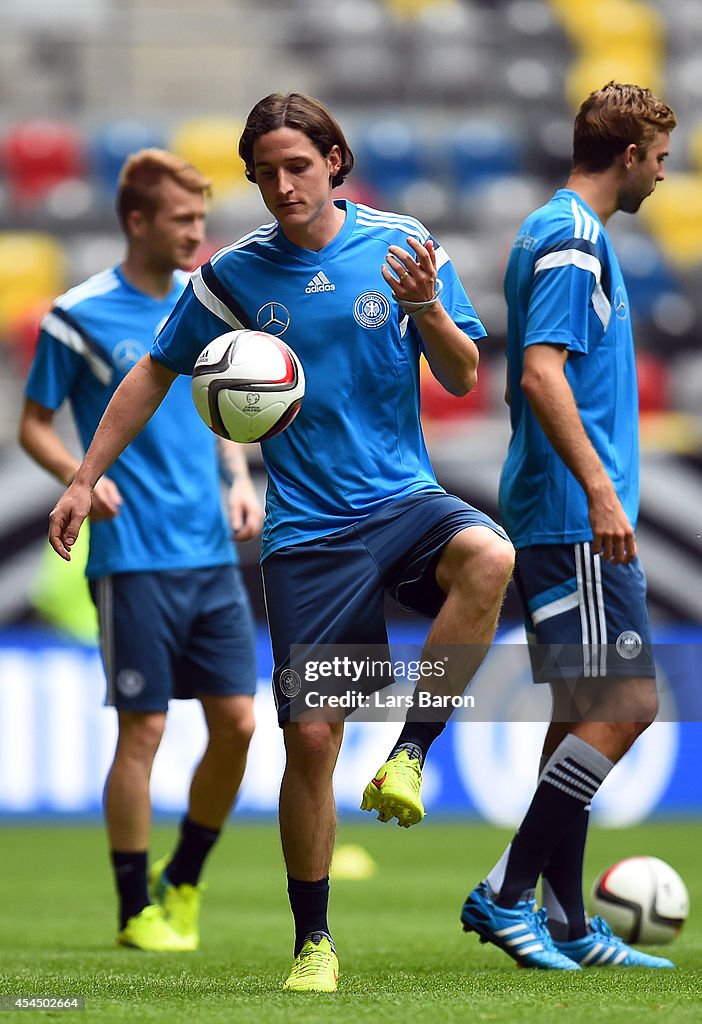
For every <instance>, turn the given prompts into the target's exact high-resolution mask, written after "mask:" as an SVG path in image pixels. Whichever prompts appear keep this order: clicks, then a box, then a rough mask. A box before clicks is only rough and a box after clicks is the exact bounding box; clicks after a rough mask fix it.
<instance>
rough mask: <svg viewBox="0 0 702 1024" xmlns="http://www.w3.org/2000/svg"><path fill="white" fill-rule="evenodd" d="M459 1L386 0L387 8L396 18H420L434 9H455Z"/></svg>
mask: <svg viewBox="0 0 702 1024" xmlns="http://www.w3.org/2000/svg"><path fill="white" fill-rule="evenodd" d="M456 5H457V0H385V6H386V7H387V8H388V10H389V11H390V13H391V14H393V15H394V16H395V17H396V18H402V19H407V20H408V21H409V20H410V19H412V18H418V17H419V16H420V15H421V14H423V13H424V11H426V10H430V9H431V8H432V7H455V6H456Z"/></svg>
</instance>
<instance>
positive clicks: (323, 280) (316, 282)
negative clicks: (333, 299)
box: [305, 270, 336, 295]
mask: <svg viewBox="0 0 702 1024" xmlns="http://www.w3.org/2000/svg"><path fill="white" fill-rule="evenodd" d="M335 291H336V285H335V284H332V283H331V281H330V280H329V278H328V277H327V275H326V274H325V273H324V272H323V271H321V270H320V272H319V273H318V274H315V275H314V277H313V278H312V280H311V281H310V283H309V284H308V285H307V287H306V288H305V292H306V294H307V295H312V293H313V292H335Z"/></svg>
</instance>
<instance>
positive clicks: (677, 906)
mask: <svg viewBox="0 0 702 1024" xmlns="http://www.w3.org/2000/svg"><path fill="white" fill-rule="evenodd" d="M689 909H690V898H689V896H688V893H687V888H686V887H685V883H684V882H683V880H682V878H681V877H680V875H679V874H678V873H677V871H675V870H674V869H673V868H671V866H670V864H666V862H665V861H664V860H659V858H658V857H628V858H627V859H626V860H620V861H619V862H618V863H617V864H613V865H612V867H610V868H607V870H606V871H603V872H602V874H601V875H600V876H599V877H598V878H596V879H595V882H594V885H593V887H592V892H591V894H590V913H591V914H593V915H594V914H599V915H600V917H603V918H604V919H605V920H606V921H607V923H608V924H609V926H610V927H611V929H612V931H613V932H615V934H617V935H620V936H621V937H622V938H623V939H624V940H625V941H626V942H632V943H637V944H639V945H646V944H647V943H651V944H662V943H666V942H672V941H673V939H674V938H675V936H676V935H677V934H678V932H679V931H680V929H681V928H682V926H683V924H684V923H685V919H686V918H687V915H688V912H689Z"/></svg>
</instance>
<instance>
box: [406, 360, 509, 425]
mask: <svg viewBox="0 0 702 1024" xmlns="http://www.w3.org/2000/svg"><path fill="white" fill-rule="evenodd" d="M489 377H490V371H489V368H488V367H487V366H486V364H485V363H484V362H482V363H481V364H480V372H479V376H478V383H477V384H476V386H475V387H474V388H473V390H472V391H471V392H470V394H468V395H464V396H463V397H461V398H458V397H457V396H456V395H450V394H449V393H448V391H446V390H445V389H444V388H443V387H442V385H441V384H439V382H438V380H437V379H436V377H435V376H434V374H433V373H432V372H431V370H430V369H429V365H428V364H427V362H426V361H425V360H424V359H422V361H421V363H420V380H421V388H422V419H427V420H432V421H443V422H446V421H455V420H457V419H466V418H467V417H470V416H478V415H481V414H484V413H486V412H490V411H491V406H492V391H491V387H490V379H489Z"/></svg>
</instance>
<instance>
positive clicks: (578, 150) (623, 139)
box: [573, 82, 676, 172]
mask: <svg viewBox="0 0 702 1024" xmlns="http://www.w3.org/2000/svg"><path fill="white" fill-rule="evenodd" d="M675 124H676V120H675V114H674V113H673V111H672V110H671V108H670V107H669V106H668V105H667V104H666V103H664V102H663V101H662V100H659V99H658V97H657V96H654V95H653V93H652V92H651V90H650V89H644V88H643V87H642V86H640V85H622V84H621V83H620V82H608V83H607V85H605V86H604V87H603V88H602V89H596V90H595V92H592V93H590V95H589V96H588V97H587V99H586V100H585V101H584V103H583V104H582V106H581V107H580V110H579V111H578V113H577V115H576V118H575V127H574V131H573V166H574V167H578V168H582V169H583V170H585V171H593V172H596V171H604V170H606V169H607V167H609V166H610V164H611V163H612V161H613V160H614V159H615V158H616V157H617V156H619V154H620V153H623V152H624V150H625V149H626V147H627V146H630V145H631V144H632V143H633V144H634V145H635V146H636V147H637V149H638V150H639V152H640V154H641V155H643V154H644V153H645V151H646V150H647V149H648V148H649V146H650V145H651V143H652V142H653V140H654V138H655V137H656V134H657V133H658V132H672V130H673V128H675Z"/></svg>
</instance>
